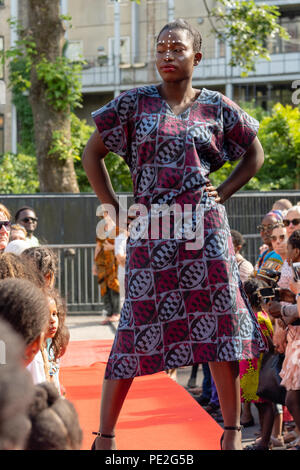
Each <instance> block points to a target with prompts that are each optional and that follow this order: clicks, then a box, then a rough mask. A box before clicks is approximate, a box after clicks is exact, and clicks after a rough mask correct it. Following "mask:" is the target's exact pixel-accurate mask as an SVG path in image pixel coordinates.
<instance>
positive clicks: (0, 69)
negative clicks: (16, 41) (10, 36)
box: [0, 36, 4, 80]
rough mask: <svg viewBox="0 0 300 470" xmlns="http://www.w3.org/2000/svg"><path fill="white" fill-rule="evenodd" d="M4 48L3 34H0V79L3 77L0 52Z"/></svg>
mask: <svg viewBox="0 0 300 470" xmlns="http://www.w3.org/2000/svg"><path fill="white" fill-rule="evenodd" d="M3 50H4V38H3V36H0V80H2V79H3V78H4V66H3V64H2V61H1V53H2V52H3Z"/></svg>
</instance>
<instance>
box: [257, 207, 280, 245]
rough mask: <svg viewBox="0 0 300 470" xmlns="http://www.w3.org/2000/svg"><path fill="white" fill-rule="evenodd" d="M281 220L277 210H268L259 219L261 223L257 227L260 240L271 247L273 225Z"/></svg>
mask: <svg viewBox="0 0 300 470" xmlns="http://www.w3.org/2000/svg"><path fill="white" fill-rule="evenodd" d="M280 222H282V215H281V213H280V212H279V211H271V212H268V213H267V214H266V215H265V216H264V218H263V219H262V221H261V225H259V226H258V227H257V228H258V230H259V232H260V236H261V239H262V241H263V242H264V243H265V244H266V245H268V246H269V248H272V243H271V233H272V230H273V228H274V226H275V225H278V223H280Z"/></svg>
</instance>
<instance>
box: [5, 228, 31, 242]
mask: <svg viewBox="0 0 300 470" xmlns="http://www.w3.org/2000/svg"><path fill="white" fill-rule="evenodd" d="M26 236H27V232H26V229H25V227H23V226H22V225H20V224H12V226H11V228H10V237H9V241H10V242H13V241H14V240H25V239H26Z"/></svg>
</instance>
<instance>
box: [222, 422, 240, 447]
mask: <svg viewBox="0 0 300 470" xmlns="http://www.w3.org/2000/svg"><path fill="white" fill-rule="evenodd" d="M242 429H243V426H224V431H241V430H242ZM223 439H224V432H223V434H222V436H221V439H220V447H221V450H223V448H222V444H223Z"/></svg>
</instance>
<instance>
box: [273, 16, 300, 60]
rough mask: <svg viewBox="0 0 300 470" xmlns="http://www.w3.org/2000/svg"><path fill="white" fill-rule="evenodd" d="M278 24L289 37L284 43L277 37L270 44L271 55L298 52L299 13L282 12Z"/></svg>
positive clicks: (299, 49)
mask: <svg viewBox="0 0 300 470" xmlns="http://www.w3.org/2000/svg"><path fill="white" fill-rule="evenodd" d="M279 23H280V25H281V26H283V27H284V28H285V29H286V30H287V32H288V33H289V35H290V39H289V40H287V41H285V40H283V39H281V38H279V37H278V36H277V37H276V38H274V39H273V40H272V41H271V43H270V52H271V54H283V53H285V52H300V11H299V10H297V11H286V12H285V11H283V12H282V13H281V16H280V18H279Z"/></svg>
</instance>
